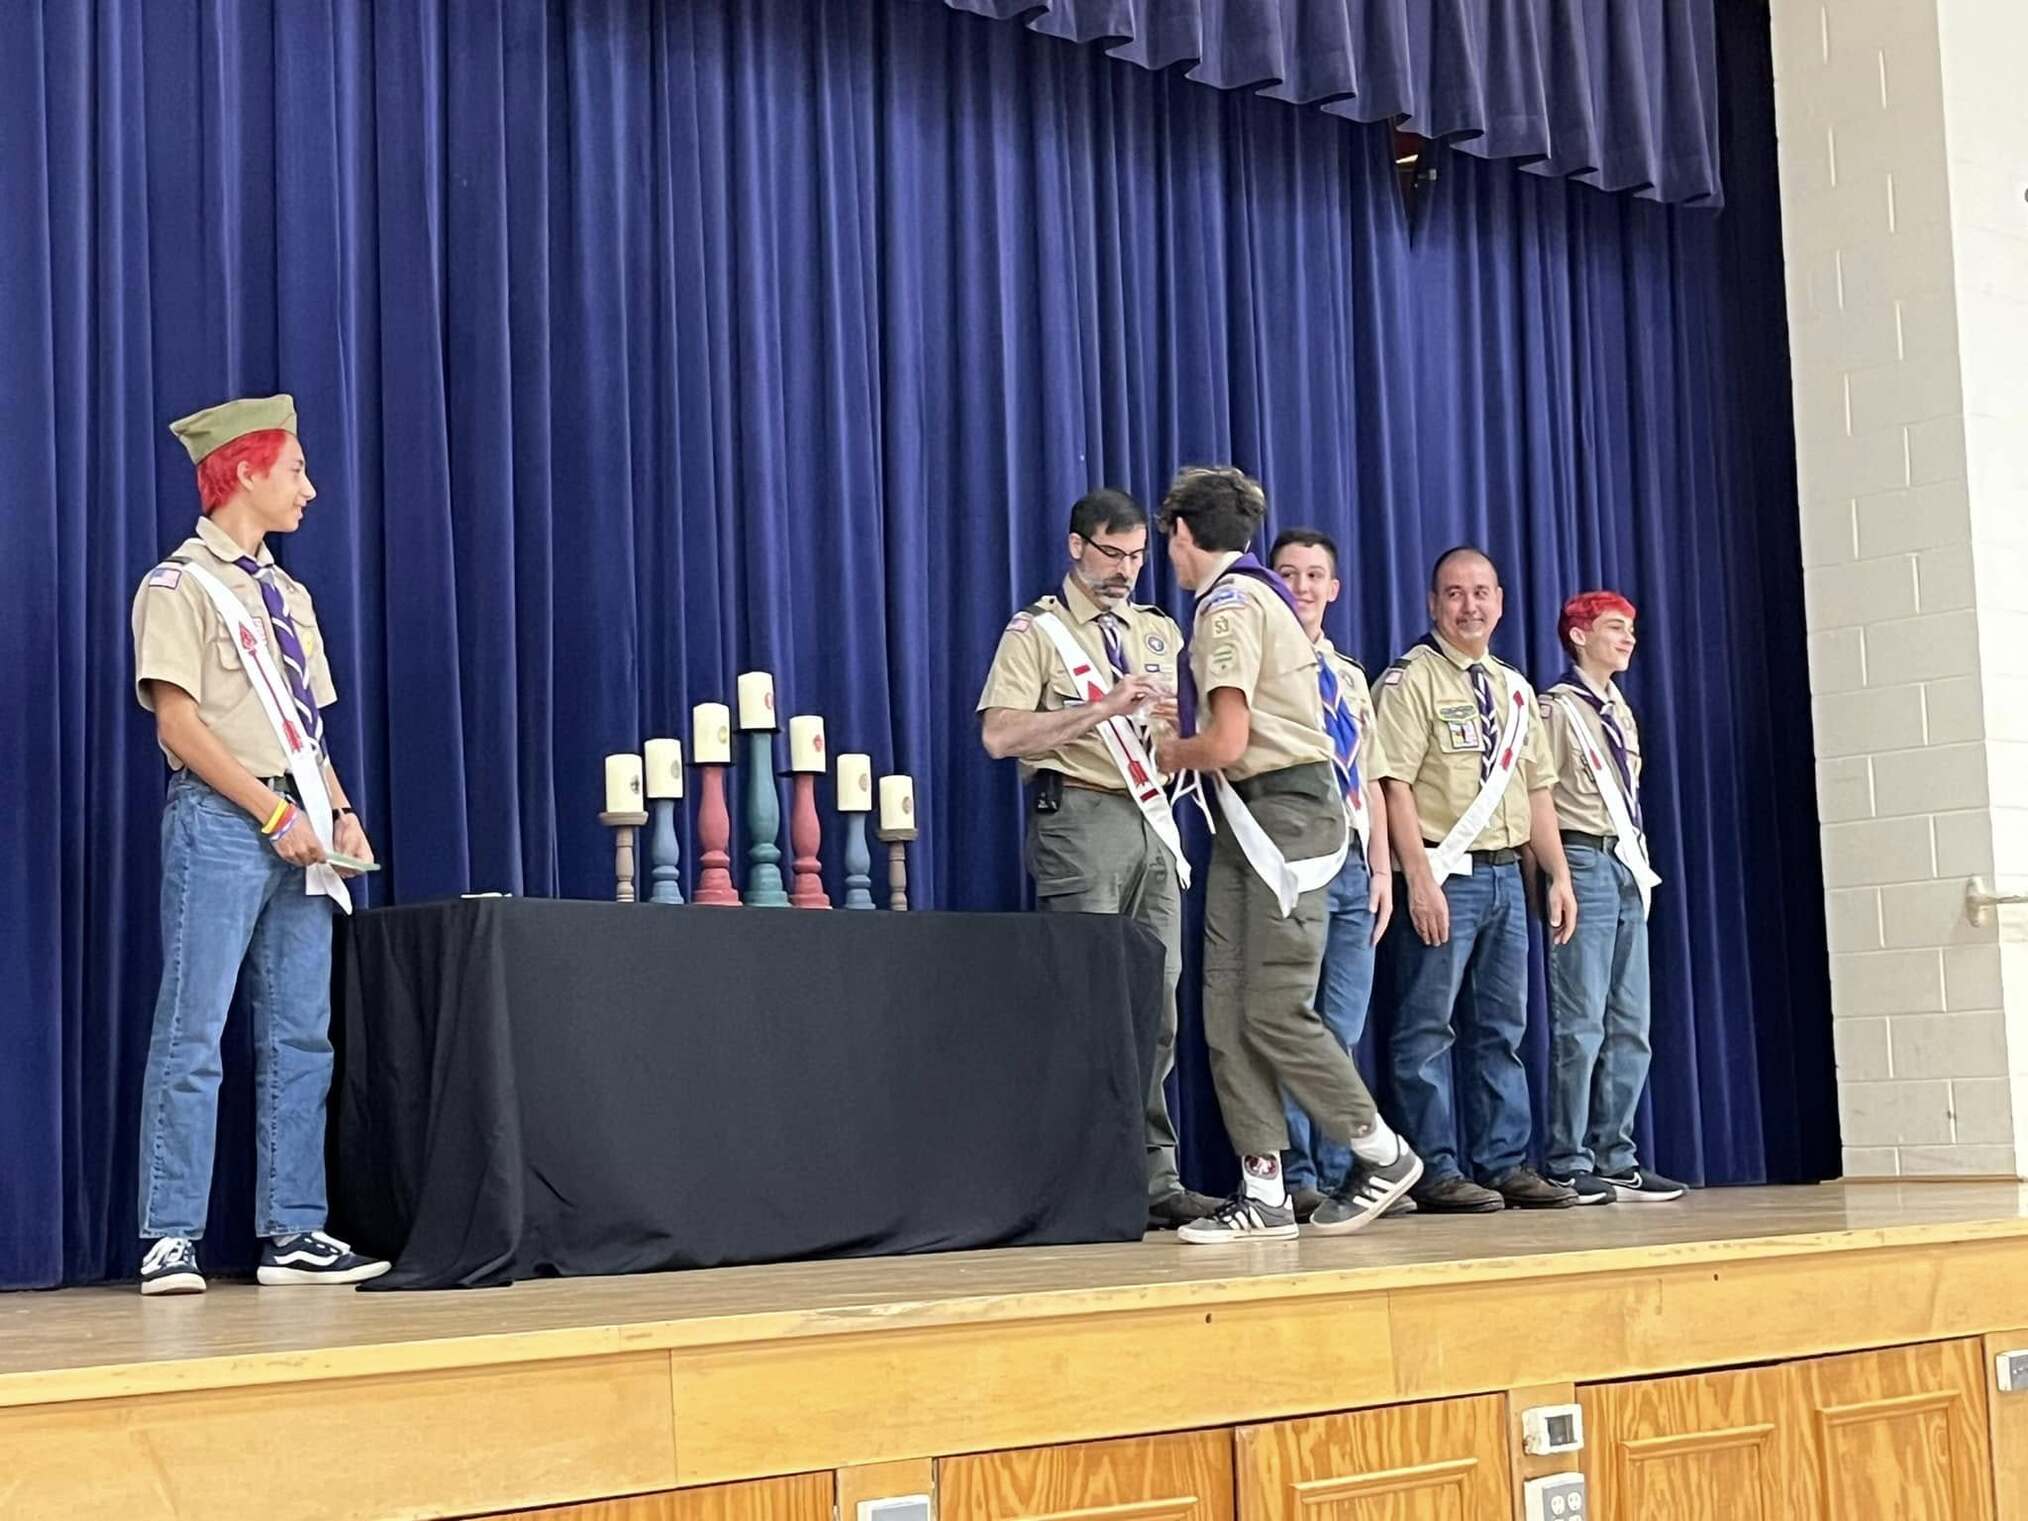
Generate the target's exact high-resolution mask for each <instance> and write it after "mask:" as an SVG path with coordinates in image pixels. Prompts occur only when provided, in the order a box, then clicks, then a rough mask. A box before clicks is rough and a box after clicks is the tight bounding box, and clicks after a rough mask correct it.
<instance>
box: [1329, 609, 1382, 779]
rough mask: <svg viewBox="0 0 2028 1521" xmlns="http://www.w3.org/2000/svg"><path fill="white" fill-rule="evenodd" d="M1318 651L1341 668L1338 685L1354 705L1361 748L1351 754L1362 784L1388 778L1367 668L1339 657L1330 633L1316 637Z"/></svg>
mask: <svg viewBox="0 0 2028 1521" xmlns="http://www.w3.org/2000/svg"><path fill="white" fill-rule="evenodd" d="M1317 649H1318V652H1319V653H1321V654H1322V655H1323V656H1324V657H1325V658H1326V659H1328V660H1329V661H1330V662H1331V664H1332V665H1334V666H1336V667H1337V669H1338V682H1339V685H1340V686H1341V687H1342V688H1343V689H1344V692H1345V697H1346V700H1347V701H1348V702H1350V703H1351V705H1352V722H1353V723H1355V724H1357V725H1358V726H1359V748H1358V749H1357V750H1355V751H1354V752H1353V754H1352V763H1353V764H1354V765H1356V766H1357V767H1358V768H1359V779H1360V781H1362V782H1368V783H1370V782H1372V781H1373V780H1374V778H1376V777H1379V776H1384V775H1386V766H1387V750H1386V748H1385V747H1384V746H1383V745H1382V744H1381V742H1380V725H1379V724H1378V723H1376V722H1375V721H1374V717H1373V689H1372V688H1371V687H1369V686H1368V685H1367V684H1366V671H1365V668H1364V667H1363V666H1361V665H1360V664H1359V662H1358V661H1356V660H1354V659H1353V658H1352V657H1351V656H1350V655H1341V654H1339V653H1338V651H1337V649H1336V648H1334V647H1333V646H1332V644H1331V636H1330V635H1329V634H1320V635H1318V636H1317Z"/></svg>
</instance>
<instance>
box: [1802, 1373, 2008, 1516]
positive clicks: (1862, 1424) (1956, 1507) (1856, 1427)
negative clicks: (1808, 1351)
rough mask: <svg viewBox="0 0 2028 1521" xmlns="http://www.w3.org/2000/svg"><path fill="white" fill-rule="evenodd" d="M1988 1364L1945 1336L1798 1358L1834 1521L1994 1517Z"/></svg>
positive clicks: (1826, 1498) (1827, 1507) (1826, 1501)
mask: <svg viewBox="0 0 2028 1521" xmlns="http://www.w3.org/2000/svg"><path fill="white" fill-rule="evenodd" d="M1982 1361H1983V1357H1982V1351H1981V1347H1980V1344H1979V1343H1978V1342H1976V1341H1945V1342H1931V1343H1928V1344H1926V1345H1923V1346H1917V1347H1892V1348H1889V1349H1887V1350H1886V1351H1882V1352H1855V1353H1852V1354H1851V1355H1849V1356H1845V1357H1820V1358H1815V1359H1812V1360H1811V1361H1809V1362H1806V1363H1797V1364H1795V1365H1794V1372H1795V1376H1796V1379H1797V1382H1798V1385H1799V1387H1800V1392H1801V1400H1802V1405H1803V1409H1804V1411H1805V1412H1806V1414H1807V1415H1808V1417H1809V1418H1810V1420H1811V1422H1812V1425H1813V1427H1814V1430H1813V1432H1812V1435H1813V1437H1814V1438H1815V1446H1816V1449H1817V1460H1818V1463H1819V1465H1820V1473H1821V1475H1822V1478H1821V1488H1822V1490H1823V1493H1824V1514H1825V1516H1826V1518H1827V1521H1844V1518H1846V1517H1848V1516H1849V1517H1863V1518H1865V1521H1991V1518H1992V1515H1993V1501H1992V1483H1993V1479H1992V1472H1993V1469H1992V1454H1991V1448H1990V1446H1989V1443H1988V1431H1987V1425H1986V1419H1987V1416H1986V1382H1987V1375H1986V1374H1985V1372H1984V1371H1983V1370H1982V1369H1981V1367H1980V1364H1981V1362H1982Z"/></svg>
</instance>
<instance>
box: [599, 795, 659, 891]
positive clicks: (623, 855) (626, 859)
mask: <svg viewBox="0 0 2028 1521" xmlns="http://www.w3.org/2000/svg"><path fill="white" fill-rule="evenodd" d="M599 822H600V823H601V824H603V825H605V826H606V827H607V828H608V829H610V830H612V832H613V900H614V901H615V902H617V903H632V902H634V901H635V896H634V831H635V830H637V829H639V828H640V827H641V826H642V825H643V824H645V823H647V822H648V815H646V814H645V813H602V814H600V815H599Z"/></svg>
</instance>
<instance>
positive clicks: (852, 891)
mask: <svg viewBox="0 0 2028 1521" xmlns="http://www.w3.org/2000/svg"><path fill="white" fill-rule="evenodd" d="M872 869H873V858H872V857H871V856H869V855H868V854H867V853H866V815H865V814H864V813H848V814H846V815H845V906H846V907H847V908H871V907H873V894H872V893H871V892H869V891H868V889H869V888H871V887H872V886H873V877H872Z"/></svg>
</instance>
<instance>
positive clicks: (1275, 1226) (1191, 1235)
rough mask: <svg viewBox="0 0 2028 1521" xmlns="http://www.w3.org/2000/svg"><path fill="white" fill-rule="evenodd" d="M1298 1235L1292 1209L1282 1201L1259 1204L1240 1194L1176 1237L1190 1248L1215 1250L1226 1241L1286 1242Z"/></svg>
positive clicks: (1186, 1227)
mask: <svg viewBox="0 0 2028 1521" xmlns="http://www.w3.org/2000/svg"><path fill="white" fill-rule="evenodd" d="M1298 1233H1299V1228H1298V1227H1297V1225H1296V1210H1295V1206H1294V1205H1293V1204H1291V1203H1290V1202H1289V1201H1288V1200H1287V1199H1286V1198H1284V1199H1283V1200H1282V1202H1281V1203H1280V1204H1263V1203H1262V1202H1261V1201H1260V1200H1259V1199H1249V1198H1248V1197H1247V1196H1246V1195H1245V1194H1243V1193H1242V1194H1237V1195H1235V1196H1234V1197H1232V1198H1230V1199H1227V1200H1226V1201H1225V1202H1224V1203H1223V1204H1221V1205H1219V1206H1218V1208H1217V1209H1215V1210H1213V1211H1212V1212H1211V1213H1210V1214H1208V1215H1206V1216H1205V1217H1204V1218H1203V1219H1202V1220H1192V1221H1191V1222H1190V1223H1189V1224H1188V1225H1185V1226H1184V1227H1183V1228H1182V1229H1181V1230H1179V1231H1177V1232H1176V1235H1177V1238H1178V1239H1179V1240H1182V1241H1187V1242H1189V1243H1190V1244H1191V1245H1192V1246H1219V1245H1222V1244H1223V1243H1225V1242H1227V1241H1287V1240H1289V1239H1290V1238H1292V1237H1294V1236H1295V1235H1297V1234H1298Z"/></svg>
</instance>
